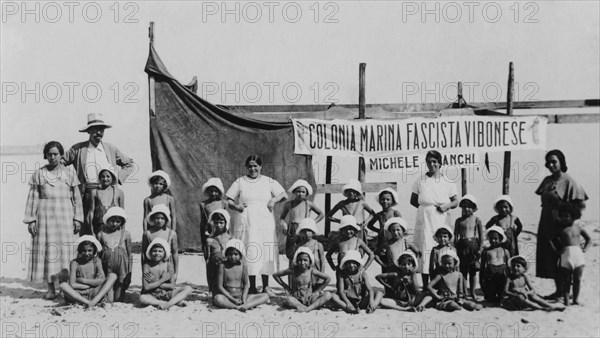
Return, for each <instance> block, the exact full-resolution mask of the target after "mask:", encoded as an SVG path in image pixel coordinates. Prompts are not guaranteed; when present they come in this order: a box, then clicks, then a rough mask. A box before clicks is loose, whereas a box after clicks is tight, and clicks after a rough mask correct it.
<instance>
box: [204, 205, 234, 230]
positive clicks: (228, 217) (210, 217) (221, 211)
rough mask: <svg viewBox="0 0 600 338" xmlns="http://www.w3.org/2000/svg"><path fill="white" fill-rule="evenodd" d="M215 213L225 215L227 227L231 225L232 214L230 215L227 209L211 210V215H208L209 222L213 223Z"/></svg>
mask: <svg viewBox="0 0 600 338" xmlns="http://www.w3.org/2000/svg"><path fill="white" fill-rule="evenodd" d="M214 214H221V215H223V217H225V228H227V226H228V225H229V220H230V219H231V216H230V215H229V213H228V212H227V210H225V209H217V210H215V211H213V212H211V213H210V215H208V222H210V223H211V224H213V221H212V217H213V215H214Z"/></svg>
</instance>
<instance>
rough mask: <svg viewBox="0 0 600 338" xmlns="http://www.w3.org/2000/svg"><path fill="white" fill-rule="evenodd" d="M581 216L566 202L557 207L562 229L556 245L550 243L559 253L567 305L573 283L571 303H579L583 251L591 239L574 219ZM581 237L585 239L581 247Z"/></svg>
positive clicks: (560, 273)
mask: <svg viewBox="0 0 600 338" xmlns="http://www.w3.org/2000/svg"><path fill="white" fill-rule="evenodd" d="M580 217H581V213H580V211H579V209H578V208H576V207H575V206H573V205H570V204H568V203H563V204H562V205H560V206H559V207H558V218H559V220H560V222H561V225H562V226H563V229H562V230H561V231H560V232H559V233H558V236H557V239H556V241H557V242H558V246H556V245H555V244H554V243H552V246H554V247H555V248H556V249H559V250H556V251H557V252H559V253H560V259H559V261H558V266H559V278H560V280H561V283H560V284H561V288H562V296H563V301H564V303H565V305H567V306H568V305H569V293H570V291H571V284H573V304H578V305H581V304H580V303H579V290H580V289H581V277H582V276H583V268H584V266H585V255H584V252H585V251H586V250H587V249H588V248H589V247H590V245H591V244H592V241H591V240H590V235H589V234H588V233H587V231H585V229H584V228H583V227H582V226H581V224H580V223H579V222H575V220H577V219H579V218H580ZM581 237H583V239H584V240H585V244H584V245H583V249H582V248H581Z"/></svg>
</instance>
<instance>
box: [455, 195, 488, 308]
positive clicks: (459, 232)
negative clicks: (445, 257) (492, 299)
mask: <svg viewBox="0 0 600 338" xmlns="http://www.w3.org/2000/svg"><path fill="white" fill-rule="evenodd" d="M458 206H459V207H460V208H461V209H462V216H461V217H459V218H458V219H457V220H456V222H455V224H454V247H455V248H456V252H457V254H458V258H459V259H460V272H461V273H462V275H463V278H464V279H465V281H466V280H467V277H468V278H469V296H470V297H471V298H472V299H475V277H476V276H477V271H479V267H480V256H481V251H482V250H483V223H482V222H481V219H480V218H479V217H477V216H475V215H474V213H475V211H477V201H476V200H475V197H474V196H473V195H470V194H466V195H465V196H463V197H462V198H461V199H460V202H459V203H458Z"/></svg>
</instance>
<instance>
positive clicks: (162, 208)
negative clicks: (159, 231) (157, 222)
mask: <svg viewBox="0 0 600 338" xmlns="http://www.w3.org/2000/svg"><path fill="white" fill-rule="evenodd" d="M158 213H162V214H164V215H165V217H166V218H167V223H166V224H169V223H170V222H171V210H169V207H168V206H166V205H165V204H157V205H155V206H153V207H152V210H151V211H150V212H149V213H148V215H147V216H146V223H148V224H150V225H154V221H152V216H154V215H155V214H158Z"/></svg>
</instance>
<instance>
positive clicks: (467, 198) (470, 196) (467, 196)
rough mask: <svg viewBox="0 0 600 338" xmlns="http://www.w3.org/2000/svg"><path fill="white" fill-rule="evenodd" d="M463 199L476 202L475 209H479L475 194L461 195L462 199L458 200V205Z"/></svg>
mask: <svg viewBox="0 0 600 338" xmlns="http://www.w3.org/2000/svg"><path fill="white" fill-rule="evenodd" d="M462 201H471V203H473V204H475V209H477V199H475V196H473V195H471V194H466V195H464V196H463V197H461V199H460V201H459V202H458V205H460V204H461V203H462Z"/></svg>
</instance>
